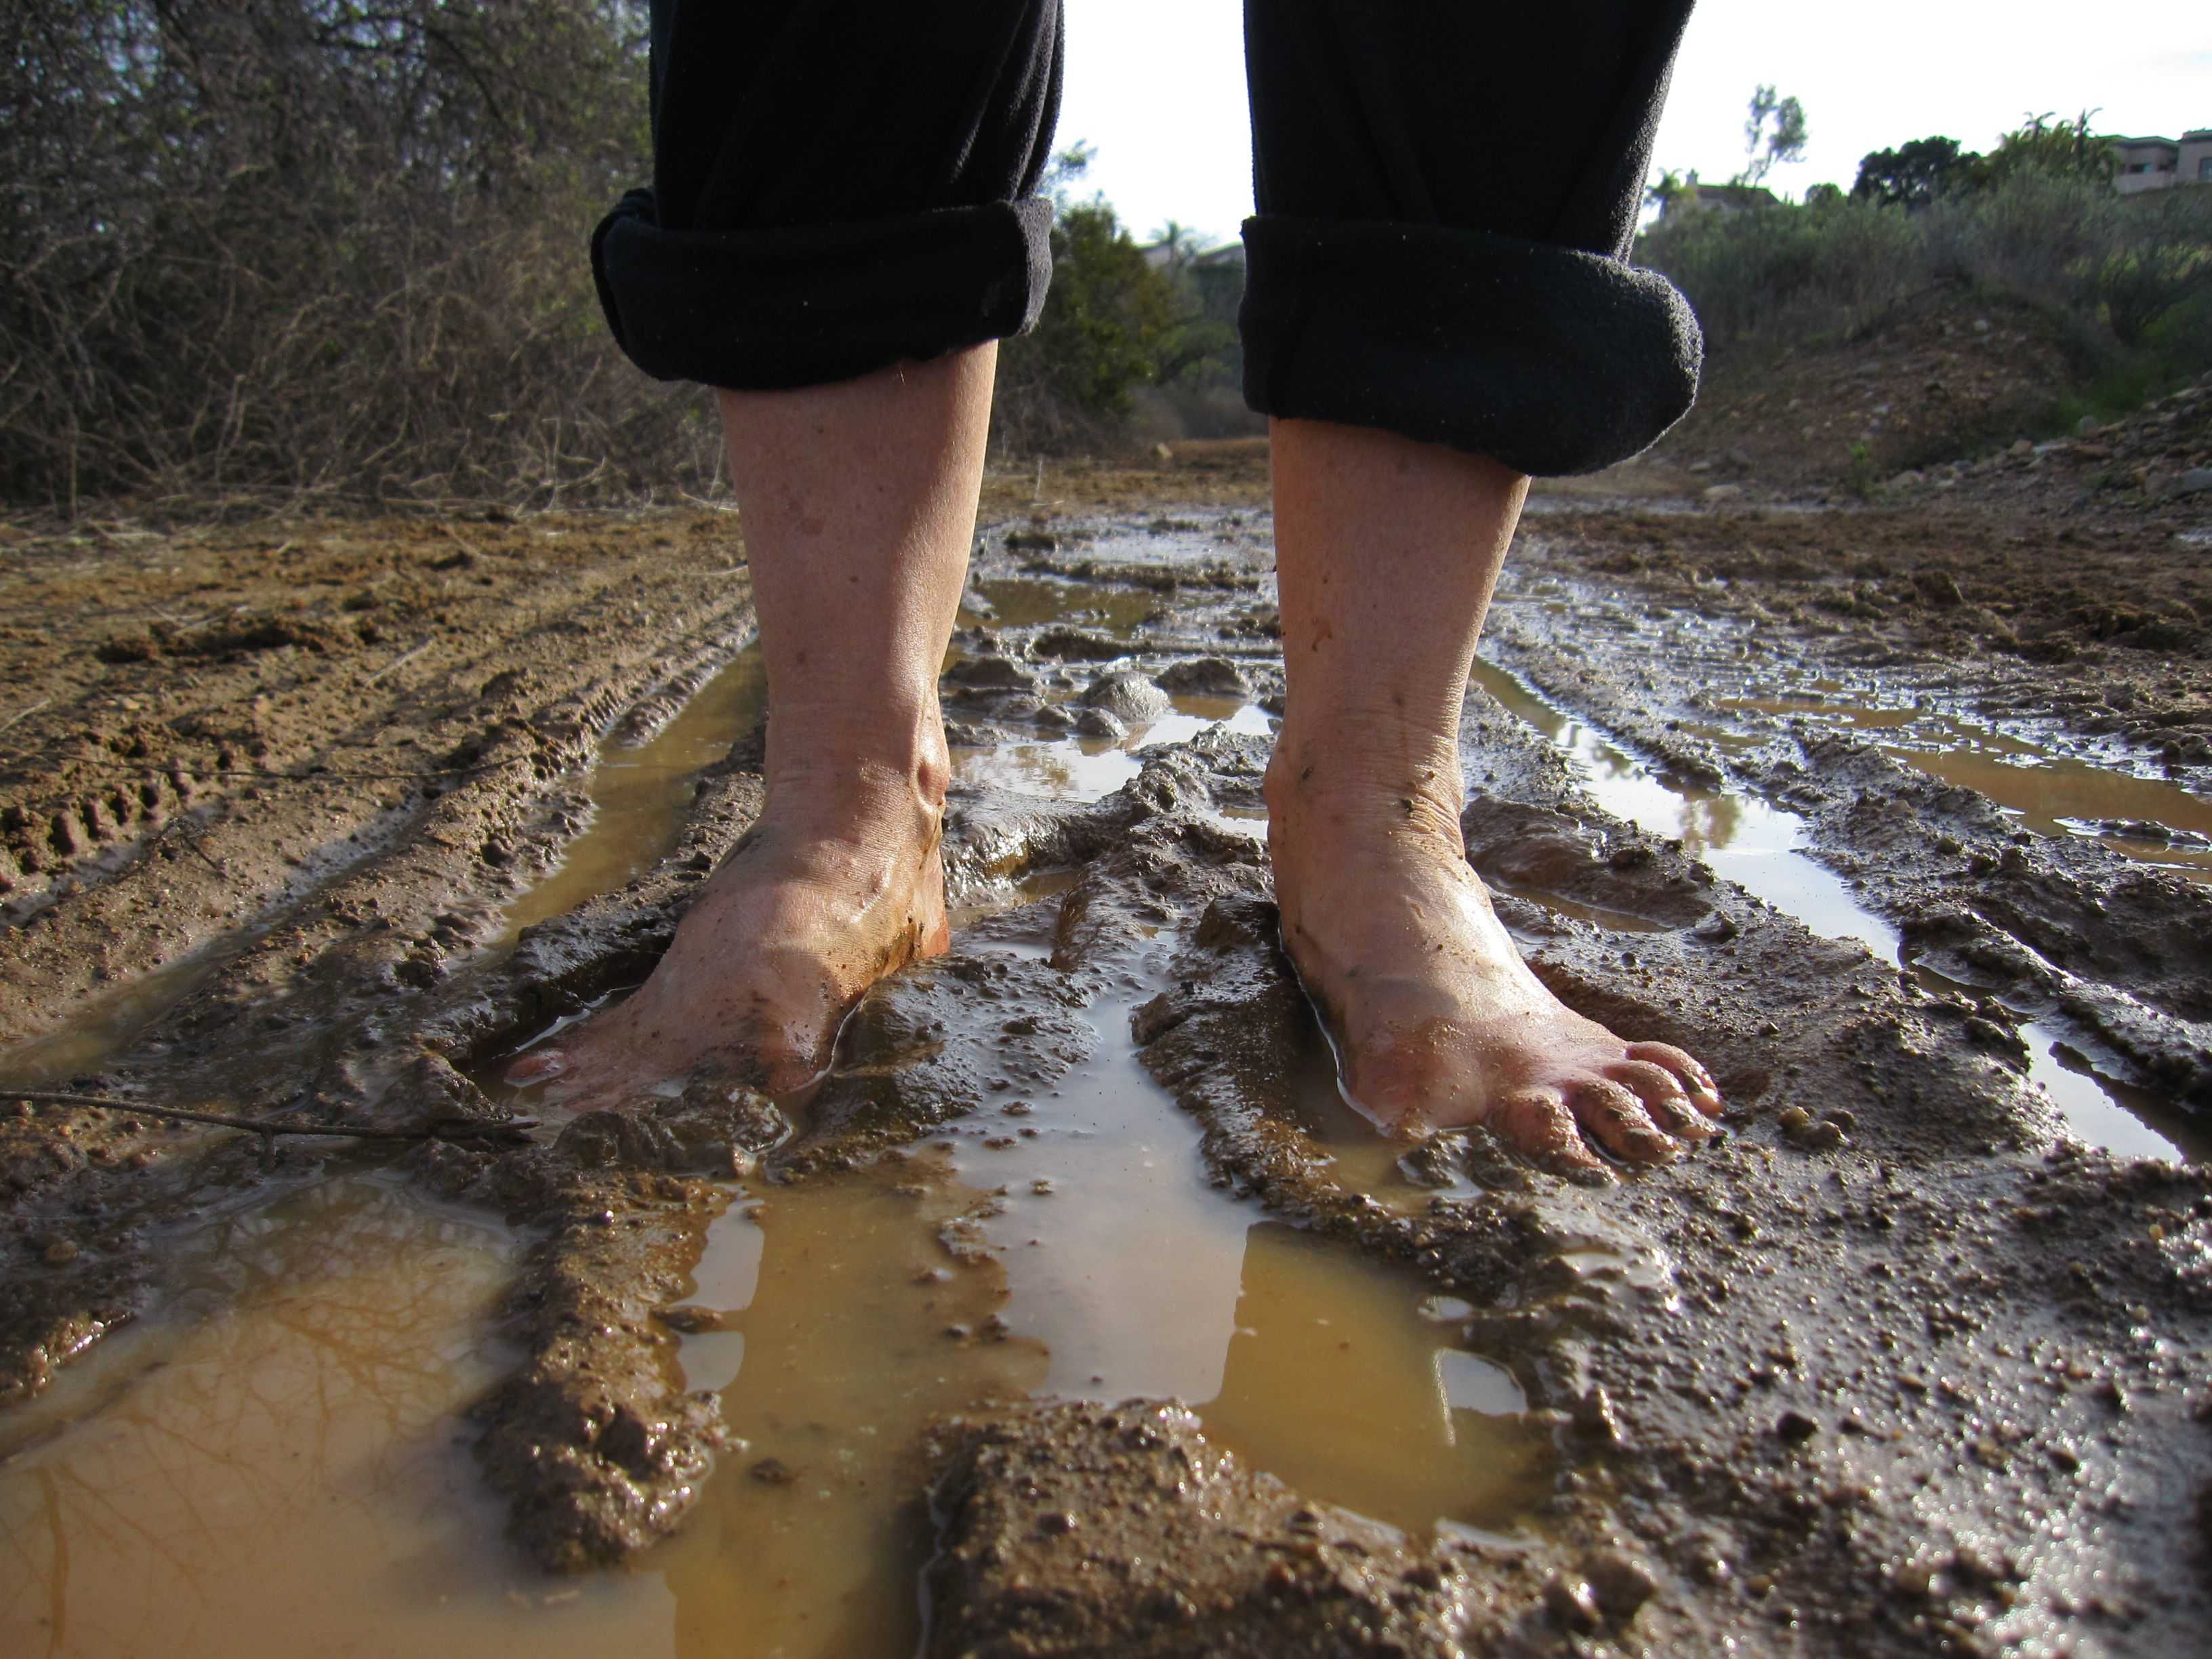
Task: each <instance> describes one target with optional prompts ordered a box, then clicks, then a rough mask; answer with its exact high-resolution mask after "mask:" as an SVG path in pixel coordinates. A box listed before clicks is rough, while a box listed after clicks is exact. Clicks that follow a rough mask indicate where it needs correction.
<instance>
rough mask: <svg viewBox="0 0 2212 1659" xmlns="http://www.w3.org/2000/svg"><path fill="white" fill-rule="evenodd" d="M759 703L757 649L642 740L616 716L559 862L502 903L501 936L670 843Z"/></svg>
mask: <svg viewBox="0 0 2212 1659" xmlns="http://www.w3.org/2000/svg"><path fill="white" fill-rule="evenodd" d="M767 701H768V679H767V676H766V673H765V671H764V670H763V665H762V662H761V653H760V647H758V646H751V647H747V648H746V649H744V650H743V651H740V652H739V653H738V654H737V655H736V656H734V657H732V659H730V660H729V661H728V662H727V663H726V664H724V665H722V666H721V667H720V669H718V670H716V671H715V672H714V675H713V676H712V677H711V678H709V679H708V681H707V682H706V683H705V684H703V685H702V686H701V687H700V688H699V690H697V691H696V693H694V694H693V695H692V696H690V697H688V698H686V699H685V700H684V706H683V707H682V708H680V709H678V711H677V712H676V714H675V715H674V717H673V718H672V719H671V720H669V721H668V723H667V724H666V725H665V726H662V727H661V728H660V729H659V731H658V732H654V733H653V736H651V737H650V738H647V739H646V740H645V741H644V742H643V743H635V742H632V741H629V739H628V738H626V737H625V736H623V726H622V724H621V723H620V722H617V726H616V728H615V731H614V732H610V733H609V734H608V735H607V736H606V737H605V738H602V739H601V740H600V743H599V752H598V754H597V755H596V756H595V757H594V758H593V760H592V769H591V771H590V773H589V775H588V776H587V778H586V789H587V791H588V793H589V795H590V799H591V816H590V817H589V819H588V821H587V822H586V824H585V825H584V827H583V829H582V830H581V831H580V833H579V834H578V835H576V836H574V838H573V839H571V840H570V841H569V842H568V845H567V846H566V848H564V849H563V850H562V856H561V861H560V863H559V864H558V865H557V866H555V867H554V869H553V870H552V871H551V872H550V873H549V874H547V875H546V876H545V878H544V879H543V880H541V881H538V882H537V883H535V884H532V886H531V888H530V889H529V890H528V891H526V892H525V893H523V894H522V895H521V896H520V897H518V898H517V899H516V900H515V901H514V902H513V903H512V904H510V905H508V906H507V912H506V921H507V933H508V936H509V937H512V935H513V934H514V933H519V932H520V931H521V930H522V929H523V928H525V927H530V926H532V924H533V923H536V922H540V921H545V920H547V919H548V918H550V917H552V916H557V915H563V914H565V913H566V912H568V911H569V910H573V909H574V908H575V907H576V906H578V905H579V904H581V903H583V902H585V901H586V900H587V899H590V898H593V897H596V896H598V895H599V894H601V893H608V892H612V891H614V890H617V888H620V887H622V886H623V885H624V884H627V883H629V882H630V881H632V880H634V879H635V878H637V877H639V876H641V875H643V874H644V873H645V872H647V871H648V870H650V869H652V868H653V866H654V865H656V864H658V863H659V861H660V860H662V859H663V858H665V856H667V854H668V853H669V851H670V849H671V848H673V847H674V846H675V845H676V841H677V837H678V834H679V833H680V832H681V830H682V828H683V823H684V809H685V808H686V807H688V806H690V804H691V799H692V797H693V795H694V794H695V793H696V792H697V788H698V783H697V780H698V775H699V774H700V772H701V771H702V770H703V769H705V768H707V767H709V766H712V765H714V764H715V763H718V762H720V761H721V760H723V759H725V758H726V757H727V756H728V755H729V752H730V747H731V745H732V744H735V743H737V742H738V740H739V739H741V738H744V737H745V736H747V735H748V734H749V733H750V732H751V731H752V729H753V727H754V726H756V725H757V723H758V722H759V720H760V717H761V714H762V711H763V709H764V708H766V706H767Z"/></svg>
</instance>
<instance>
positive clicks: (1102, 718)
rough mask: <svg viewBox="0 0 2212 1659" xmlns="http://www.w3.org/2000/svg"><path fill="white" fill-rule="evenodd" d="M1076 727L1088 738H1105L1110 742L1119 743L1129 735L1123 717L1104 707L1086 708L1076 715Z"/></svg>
mask: <svg viewBox="0 0 2212 1659" xmlns="http://www.w3.org/2000/svg"><path fill="white" fill-rule="evenodd" d="M1075 729H1076V730H1077V731H1078V732H1080V733H1082V735H1083V736H1085V737H1086V738H1105V739H1106V740H1107V741H1108V742H1109V743H1119V742H1121V739H1122V738H1126V737H1127V736H1128V735H1129V728H1128V726H1126V725H1125V724H1123V722H1122V720H1121V717H1120V716H1119V715H1117V714H1114V713H1113V712H1112V711H1111V710H1109V709H1104V708H1086V709H1085V710H1084V711H1083V712H1082V714H1079V715H1077V716H1076V720H1075Z"/></svg>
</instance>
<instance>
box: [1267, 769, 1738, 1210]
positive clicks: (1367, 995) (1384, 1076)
mask: <svg viewBox="0 0 2212 1659" xmlns="http://www.w3.org/2000/svg"><path fill="white" fill-rule="evenodd" d="M1284 752H1285V748H1284V747H1279V748H1278V750H1277V757H1278V758H1277V761H1276V763H1275V764H1274V765H1273V766H1272V767H1271V768H1270V769H1269V771H1268V778H1267V799H1268V806H1269V829H1268V847H1269V850H1270V852H1271V854H1272V855H1273V860H1274V866H1275V890H1276V895H1277V897H1278V899H1279V902H1280V904H1281V908H1282V917H1283V944H1284V945H1285V948H1286V949H1287V950H1288V951H1289V953H1290V957H1291V962H1292V963H1294V964H1295V965H1296V967H1297V970H1298V975H1299V978H1300V979H1301V980H1302V981H1304V985H1305V987H1306V991H1307V994H1309V995H1310V997H1312V999H1313V1000H1314V1002H1315V1004H1316V1006H1317V1007H1318V1008H1319V1010H1320V1011H1321V1013H1322V1019H1323V1021H1324V1023H1325V1024H1327V1026H1328V1030H1329V1032H1330V1035H1331V1036H1332V1037H1333V1038H1334V1040H1335V1042H1336V1045H1337V1050H1338V1055H1339V1060H1340V1065H1341V1066H1342V1068H1343V1083H1344V1088H1345V1091H1346V1094H1347V1095H1348V1096H1349V1097H1351V1099H1352V1103H1354V1104H1355V1105H1357V1106H1358V1108H1359V1109H1361V1110H1362V1111H1363V1112H1364V1113H1365V1114H1366V1115H1368V1116H1370V1117H1371V1118H1373V1119H1374V1120H1375V1121H1376V1123H1378V1124H1379V1125H1381V1126H1382V1127H1384V1128H1385V1129H1388V1130H1390V1131H1392V1132H1394V1133H1421V1132H1423V1131H1425V1130H1428V1129H1436V1128H1449V1127H1457V1126H1459V1125H1462V1124H1472V1123H1483V1124H1487V1125H1489V1126H1490V1127H1492V1129H1494V1130H1495V1131H1496V1132H1497V1133H1498V1134H1499V1135H1500V1136H1502V1137H1503V1138H1504V1139H1505V1140H1507V1141H1508V1142H1509V1143H1510V1144H1511V1145H1512V1146H1516V1147H1517V1148H1519V1149H1520V1150H1521V1151H1522V1152H1528V1153H1532V1154H1534V1155H1537V1156H1541V1157H1546V1158H1551V1159H1553V1160H1555V1161H1560V1162H1565V1163H1568V1164H1576V1165H1579V1166H1582V1167H1585V1168H1597V1167H1601V1166H1602V1164H1601V1159H1600V1158H1597V1157H1596V1156H1595V1153H1594V1152H1592V1150H1591V1142H1593V1141H1594V1142H1595V1144H1596V1145H1597V1146H1601V1147H1602V1148H1604V1149H1605V1150H1606V1151H1607V1152H1611V1153H1613V1155H1614V1156H1616V1157H1618V1158H1623V1159H1626V1160H1627V1161H1629V1162H1631V1163H1636V1164H1659V1163H1664V1162H1666V1161H1668V1159H1670V1158H1673V1157H1674V1155H1675V1153H1676V1152H1678V1151H1679V1150H1680V1146H1681V1145H1682V1144H1683V1143H1684V1142H1686V1141H1698V1140H1704V1139H1708V1138H1709V1137H1710V1136H1711V1134H1712V1133H1713V1130H1712V1127H1711V1122H1710V1120H1711V1119H1712V1118H1716V1117H1717V1116H1719V1115H1720V1114H1721V1110H1722V1105H1721V1098H1720V1095H1719V1092H1718V1091H1717V1090H1716V1089H1715V1088H1714V1086H1713V1081H1712V1079H1711V1076H1710V1075H1709V1074H1708V1073H1706V1071H1705V1067H1704V1066H1701V1065H1699V1063H1698V1061H1697V1060H1693V1059H1692V1058H1691V1057H1690V1056H1689V1055H1688V1054H1685V1053H1683V1052H1682V1051H1681V1050H1680V1048H1673V1047H1670V1046H1669V1045H1668V1044H1666V1043H1662V1042H1630V1041H1626V1040H1624V1039H1622V1038H1621V1037H1620V1036H1615V1035H1614V1034H1613V1032H1612V1031H1610V1030H1607V1029H1606V1028H1605V1027H1604V1026H1602V1025H1601V1024H1598V1023H1597V1022H1596V1021H1595V1020H1592V1019H1586V1018H1583V1016H1582V1015H1580V1014H1577V1013H1576V1012H1574V1011H1573V1010H1572V1009H1571V1008H1569V1007H1567V1006H1565V1004H1564V1003H1562V1002H1560V1001H1559V999H1558V998H1557V997H1555V996H1553V994H1551V993H1550V992H1549V991H1547V989H1545V988H1544V986H1543V984H1542V982H1541V981H1539V980H1538V979H1537V978H1536V976H1535V975H1534V974H1533V973H1531V972H1530V971H1529V970H1528V965H1527V964H1526V963H1523V962H1522V960H1521V956H1520V953H1519V952H1518V951H1516V950H1515V949H1514V946H1513V941H1512V939H1511V938H1510V936H1509V935H1508V934H1507V933H1506V931H1505V928H1504V925H1503V924H1502V923H1500V922H1499V921H1498V917H1497V915H1496V914H1495V913H1494V912H1493V911H1492V908H1491V903H1490V895H1489V894H1488V893H1487V892H1486V891H1485V890H1484V888H1483V885H1482V883H1481V881H1480V879H1479V878H1477V877H1476V875H1475V873H1474V871H1473V870H1471V869H1470V868H1468V863H1467V857H1466V849H1465V848H1464V846H1463V844H1462V841H1461V837H1460V829H1459V821H1458V817H1457V816H1456V804H1457V801H1458V799H1459V779H1458V777H1457V775H1455V774H1454V775H1440V774H1439V773H1438V772H1437V771H1435V770H1431V771H1430V773H1429V774H1428V781H1427V782H1426V783H1425V785H1424V786H1422V787H1420V788H1419V790H1418V791H1417V792H1416V793H1411V794H1407V793H1390V792H1388V791H1375V790H1371V789H1370V790H1357V789H1355V790H1347V791H1344V792H1340V793H1338V794H1336V795H1335V796H1334V798H1325V797H1323V796H1322V794H1321V793H1318V792H1316V791H1314V790H1313V789H1312V788H1311V787H1310V780H1308V781H1306V782H1305V783H1301V782H1300V781H1298V780H1297V778H1295V777H1294V776H1292V775H1291V774H1290V772H1289V769H1288V765H1287V763H1285V761H1284V760H1283V759H1282V756H1283V754H1284Z"/></svg>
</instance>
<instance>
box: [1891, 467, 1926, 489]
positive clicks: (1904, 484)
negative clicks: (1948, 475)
mask: <svg viewBox="0 0 2212 1659" xmlns="http://www.w3.org/2000/svg"><path fill="white" fill-rule="evenodd" d="M1927 482H1928V475H1927V474H1926V473H1925V472H1923V471H1920V470H1919V469H1918V468H1917V467H1907V468H1905V471H1902V472H1900V473H1899V474H1898V475H1897V476H1896V477H1893V478H1892V479H1891V480H1890V481H1889V483H1887V485H1886V486H1885V488H1887V489H1911V488H1912V487H1913V485H1915V484H1923V483H1927Z"/></svg>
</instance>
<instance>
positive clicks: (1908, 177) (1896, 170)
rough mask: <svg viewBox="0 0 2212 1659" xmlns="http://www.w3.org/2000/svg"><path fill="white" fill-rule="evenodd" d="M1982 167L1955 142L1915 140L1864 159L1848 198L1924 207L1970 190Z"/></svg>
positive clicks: (1951, 139) (1979, 158)
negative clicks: (1939, 198) (1961, 190)
mask: <svg viewBox="0 0 2212 1659" xmlns="http://www.w3.org/2000/svg"><path fill="white" fill-rule="evenodd" d="M1981 166H1982V158H1981V157H1980V156H1979V155H1976V154H1975V153H1974V152H1973V151H1972V150H1967V149H1960V145H1959V141H1958V140H1957V139H1955V138H1945V137H1927V138H1915V139H1914V140H1912V142H1911V143H1906V144H1899V146H1898V147H1897V148H1896V149H1878V150H1875V151H1874V152H1873V153H1872V154H1871V155H1867V156H1865V157H1863V159H1862V160H1861V161H1860V162H1859V176H1858V181H1857V183H1856V184H1854V185H1852V186H1851V195H1852V196H1853V197H1856V198H1857V200H1859V201H1862V202H1875V203H1879V204H1881V206H1883V207H1907V208H1922V207H1926V206H1927V205H1928V204H1929V203H1930V202H1933V201H1935V200H1936V198H1937V197H1940V196H1944V195H1947V194H1948V193H1950V192H1951V191H1954V190H1960V189H1969V188H1972V185H1974V183H1975V182H1976V181H1977V179H1978V175H1979V173H1980V169H1981Z"/></svg>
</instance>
